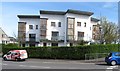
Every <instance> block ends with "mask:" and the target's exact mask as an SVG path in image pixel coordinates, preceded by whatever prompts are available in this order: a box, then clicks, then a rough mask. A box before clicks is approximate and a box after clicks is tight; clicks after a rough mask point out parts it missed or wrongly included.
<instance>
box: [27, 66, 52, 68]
mask: <svg viewBox="0 0 120 71" xmlns="http://www.w3.org/2000/svg"><path fill="white" fill-rule="evenodd" d="M29 67H33V68H51V67H45V66H29Z"/></svg>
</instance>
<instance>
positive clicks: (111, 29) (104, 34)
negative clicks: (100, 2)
mask: <svg viewBox="0 0 120 71" xmlns="http://www.w3.org/2000/svg"><path fill="white" fill-rule="evenodd" d="M100 24H101V36H100V37H101V41H102V42H103V43H106V44H111V43H112V42H115V41H116V40H117V37H118V36H117V25H116V24H115V23H113V22H109V21H108V20H107V18H105V17H102V18H101V23H100Z"/></svg>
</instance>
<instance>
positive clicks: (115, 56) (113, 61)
mask: <svg viewBox="0 0 120 71" xmlns="http://www.w3.org/2000/svg"><path fill="white" fill-rule="evenodd" d="M105 62H106V63H107V64H110V65H118V64H120V52H112V53H110V54H109V55H108V56H107V57H106V58H105Z"/></svg>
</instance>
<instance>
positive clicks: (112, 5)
mask: <svg viewBox="0 0 120 71" xmlns="http://www.w3.org/2000/svg"><path fill="white" fill-rule="evenodd" d="M0 5H1V7H2V8H0V16H1V15H2V20H0V22H1V21H2V25H0V26H2V29H3V30H4V31H5V32H6V34H7V35H8V36H13V37H14V35H13V33H15V34H16V35H17V33H18V17H17V15H39V11H40V10H57V11H66V10H67V9H74V10H81V11H90V12H94V14H93V16H92V17H95V18H98V19H99V18H100V16H105V17H107V19H108V20H109V21H111V22H114V23H117V22H118V3H117V2H2V3H0Z"/></svg>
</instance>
